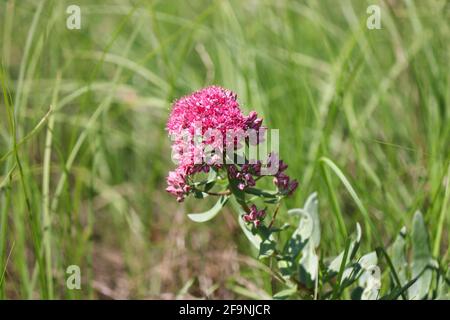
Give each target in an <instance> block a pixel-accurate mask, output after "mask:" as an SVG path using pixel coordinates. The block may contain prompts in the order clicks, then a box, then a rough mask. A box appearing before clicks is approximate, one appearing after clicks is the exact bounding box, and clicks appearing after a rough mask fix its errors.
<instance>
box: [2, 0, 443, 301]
mask: <svg viewBox="0 0 450 320" xmlns="http://www.w3.org/2000/svg"><path fill="white" fill-rule="evenodd" d="M71 4H76V5H79V6H80V8H81V19H82V20H81V30H68V29H67V28H66V18H67V17H68V14H66V8H67V6H69V5H71ZM371 4H377V5H379V6H380V7H381V24H382V29H381V30H368V29H367V28H366V19H367V17H368V14H367V13H366V9H367V7H368V6H369V5H371ZM0 17H1V19H0V39H1V40H0V47H1V48H0V49H1V53H0V54H1V61H2V66H3V67H2V71H1V76H2V90H4V91H5V93H6V95H8V94H9V95H10V99H4V98H3V97H2V99H1V100H0V103H1V104H0V123H1V125H0V157H1V158H0V160H1V162H0V169H1V170H0V275H1V277H0V297H1V298H8V299H14V298H104V299H109V298H113V299H126V298H186V297H202V298H246V297H249V298H265V297H270V296H271V294H272V293H271V291H270V290H271V289H270V288H271V286H270V280H271V279H270V277H269V276H267V272H266V269H267V267H266V266H265V265H264V264H261V263H260V262H258V261H257V260H256V259H253V258H250V257H254V256H255V252H253V251H252V248H251V247H250V246H249V244H248V242H247V240H246V239H245V237H244V236H243V234H242V232H241V231H240V229H239V226H238V225H237V222H236V216H235V214H234V213H233V212H232V211H231V210H230V209H227V210H224V212H223V213H222V214H221V215H220V216H219V217H217V218H216V219H214V220H213V221H211V222H209V223H206V224H204V225H201V224H196V223H194V222H192V221H190V220H188V219H187V217H186V213H187V212H191V211H192V210H194V209H196V210H202V209H204V208H207V207H208V206H209V205H210V204H209V203H208V201H203V202H202V201H198V200H188V201H186V202H185V203H184V204H182V205H180V204H177V203H176V201H175V199H174V198H172V197H171V196H169V195H168V194H167V193H166V192H165V191H164V189H165V187H166V184H165V176H166V174H167V172H168V170H170V169H172V168H173V167H174V165H173V164H172V163H171V160H170V140H169V139H168V138H167V135H166V132H165V131H164V126H165V122H166V120H167V117H168V114H169V110H170V105H171V102H173V100H174V99H176V98H177V97H180V96H182V95H185V94H188V93H190V92H191V91H193V90H196V89H199V88H201V87H204V86H207V85H210V84H217V85H221V86H224V87H227V88H229V89H231V90H233V91H235V92H236V93H237V94H238V98H239V100H240V102H241V105H242V108H243V109H244V110H245V112H248V111H249V110H256V111H257V112H258V113H259V114H260V115H262V116H263V117H264V121H265V123H266V125H268V126H269V127H271V128H279V129H280V141H281V142H280V148H281V157H282V158H283V159H285V161H286V162H287V163H288V164H289V169H288V173H289V175H291V176H293V177H295V178H297V179H298V180H299V181H300V188H299V191H298V192H297V193H296V195H295V196H294V197H292V198H291V199H289V200H288V201H287V202H286V203H285V207H284V208H283V210H282V211H281V212H280V215H279V217H280V219H283V220H288V219H289V218H288V216H287V214H286V209H287V208H294V207H300V206H302V204H303V201H304V200H305V199H306V197H307V196H308V195H309V193H311V192H313V191H318V192H319V199H320V217H321V222H322V228H323V235H322V243H321V247H320V253H321V254H323V255H324V256H332V255H336V254H337V253H338V252H339V251H340V250H341V249H342V243H343V237H342V235H341V234H340V233H339V232H338V230H339V228H338V220H337V217H338V215H339V212H340V213H341V214H342V215H343V216H344V217H345V223H346V227H347V229H348V230H349V232H351V231H352V230H353V229H354V226H355V223H356V222H360V223H361V224H362V225H363V226H364V224H363V222H364V221H365V217H364V215H363V213H364V212H361V210H360V208H358V206H357V205H356V204H355V201H354V199H353V198H352V197H351V195H350V194H349V192H348V189H347V188H346V187H345V186H344V185H343V184H342V182H341V181H340V179H339V178H338V177H337V176H336V175H335V173H334V172H333V171H331V170H329V168H328V167H327V166H325V164H324V162H320V161H319V159H320V158H321V157H327V158H329V159H331V161H332V162H333V163H334V164H336V165H337V166H338V167H339V168H340V170H341V171H342V173H343V174H344V175H345V177H346V179H348V181H349V182H350V184H351V186H352V187H353V189H354V190H355V192H356V194H357V195H358V197H359V198H360V200H361V203H362V204H363V205H364V207H365V208H367V212H368V214H369V216H370V218H371V219H372V220H373V221H374V224H375V226H376V232H375V233H376V235H375V236H379V237H380V238H381V239H382V242H383V243H384V244H385V245H388V244H389V243H390V242H391V241H392V239H393V238H394V237H395V235H396V234H397V233H398V231H399V230H400V228H401V227H402V226H403V225H406V226H407V227H408V228H409V227H410V221H411V217H412V215H413V213H414V211H416V210H421V211H422V212H423V213H424V215H425V219H426V222H427V224H428V226H429V230H430V241H431V243H432V245H433V250H434V254H435V256H436V257H437V258H439V259H440V260H441V261H444V263H445V264H448V244H449V241H448V240H449V234H448V226H449V207H448V203H449V202H448V196H449V192H448V185H449V183H448V180H449V179H450V172H449V170H450V168H449V163H450V162H449V161H450V147H449V146H450V108H449V102H450V82H449V80H450V79H449V74H450V73H449V61H450V59H449V58H450V50H449V49H450V25H449V21H450V20H449V18H450V2H449V1H446V0H430V1H417V0H416V1H413V0H404V1H400V0H384V1H382V0H380V1H356V0H339V1H335V0H322V1H312V0H311V1H309V0H305V1H288V0H278V1H268V0H264V1H256V0H248V1H233V0H229V1H228V0H217V1H189V2H188V1H131V0H129V1H128V0H122V1H118V0H117V1H114V0H101V1H95V2H93V1H87V0H77V1H76V3H75V2H74V1H56V0H54V1H51V0H39V1H34V0H33V1H31V0H20V1H19V0H1V1H0ZM50 106H52V108H51V110H50ZM367 232H368V231H367V230H363V233H364V234H367ZM370 239H371V238H370V237H366V238H365V241H363V249H364V250H371V249H374V246H375V244H374V243H372V241H370ZM69 265H78V266H80V268H81V275H82V284H81V287H82V288H81V290H67V288H66V277H67V275H66V273H65V271H66V268H67V267H68V266H69Z"/></svg>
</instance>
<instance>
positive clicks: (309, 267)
mask: <svg viewBox="0 0 450 320" xmlns="http://www.w3.org/2000/svg"><path fill="white" fill-rule="evenodd" d="M311 240H312V239H310V241H308V243H307V244H306V246H305V248H304V249H303V251H302V257H301V258H300V263H299V280H300V281H301V282H302V283H304V284H305V285H306V286H307V287H309V288H312V287H313V286H314V282H315V280H316V278H317V276H318V272H319V257H318V256H317V254H316V251H315V249H314V245H313V242H312V241H311Z"/></svg>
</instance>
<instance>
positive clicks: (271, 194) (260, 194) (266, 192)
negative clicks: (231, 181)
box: [244, 188, 277, 199]
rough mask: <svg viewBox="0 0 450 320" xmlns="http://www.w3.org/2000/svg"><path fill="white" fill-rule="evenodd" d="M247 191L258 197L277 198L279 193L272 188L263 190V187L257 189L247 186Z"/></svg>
mask: <svg viewBox="0 0 450 320" xmlns="http://www.w3.org/2000/svg"><path fill="white" fill-rule="evenodd" d="M244 191H245V192H246V193H248V194H252V195H255V196H258V197H265V198H270V199H273V198H276V197H277V193H276V191H271V190H261V189H256V188H246V189H245V190H244Z"/></svg>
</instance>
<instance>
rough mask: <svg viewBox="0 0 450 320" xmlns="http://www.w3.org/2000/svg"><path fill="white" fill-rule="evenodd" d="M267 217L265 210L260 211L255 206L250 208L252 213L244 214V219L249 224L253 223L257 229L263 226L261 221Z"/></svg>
mask: <svg viewBox="0 0 450 320" xmlns="http://www.w3.org/2000/svg"><path fill="white" fill-rule="evenodd" d="M265 216H266V211H265V210H258V208H257V207H256V206H255V205H254V204H253V205H252V206H251V207H250V212H249V213H247V214H244V215H243V216H242V218H243V219H244V221H245V222H247V223H253V225H254V226H255V227H256V228H257V227H259V225H260V224H261V221H262V220H263V219H264V217H265Z"/></svg>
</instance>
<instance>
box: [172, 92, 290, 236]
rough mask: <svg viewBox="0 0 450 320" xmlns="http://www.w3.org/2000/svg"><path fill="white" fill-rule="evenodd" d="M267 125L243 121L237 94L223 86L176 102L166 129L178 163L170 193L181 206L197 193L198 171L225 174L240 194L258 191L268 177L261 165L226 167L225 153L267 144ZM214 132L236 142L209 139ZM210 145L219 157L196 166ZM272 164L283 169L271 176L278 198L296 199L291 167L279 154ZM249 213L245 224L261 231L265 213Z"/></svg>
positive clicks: (272, 156) (255, 120) (258, 120)
mask: <svg viewBox="0 0 450 320" xmlns="http://www.w3.org/2000/svg"><path fill="white" fill-rule="evenodd" d="M262 122H263V120H262V119H261V118H258V115H257V113H256V112H255V111H252V112H250V114H249V115H248V116H244V115H243V114H242V112H241V110H240V108H239V103H238V102H237V98H236V94H234V93H233V92H232V91H230V90H227V89H223V88H221V87H218V86H211V87H207V88H204V89H201V90H199V91H196V92H194V93H193V94H191V95H189V96H186V97H183V98H181V99H179V100H178V101H176V102H175V103H174V104H173V109H172V112H171V114H170V117H169V120H168V122H167V127H166V128H167V131H168V132H169V134H170V135H171V137H172V139H173V144H172V148H173V151H174V154H175V155H176V160H177V161H178V167H177V168H176V169H175V170H174V171H171V172H169V175H168V177H167V184H168V187H167V189H166V190H167V191H168V192H169V193H171V194H173V195H174V196H176V198H177V201H179V202H181V201H183V200H184V199H185V197H186V196H187V195H189V193H191V192H193V191H196V189H195V187H194V185H193V179H192V176H193V175H195V174H196V173H199V172H209V170H211V168H213V169H215V170H216V171H219V170H222V169H225V170H226V172H227V176H228V179H229V180H230V182H231V181H233V182H234V183H236V184H237V187H238V189H239V190H241V191H244V190H245V189H246V188H249V187H255V185H256V181H257V180H258V179H259V178H260V177H261V176H262V175H265V174H262V169H261V167H262V164H261V162H260V161H257V162H256V163H254V164H253V163H249V161H247V160H245V157H244V160H245V161H244V162H245V163H244V164H234V163H233V164H230V163H227V164H224V163H225V161H223V160H224V158H225V157H226V152H225V150H227V147H228V148H229V147H230V145H231V147H232V149H231V150H232V151H236V150H237V149H239V147H240V143H241V142H245V143H247V144H249V143H256V144H259V143H260V142H262V140H261V138H262V135H260V133H261V132H264V131H265V130H266V128H265V127H263V126H262ZM210 130H215V131H216V132H219V133H220V135H221V136H222V137H228V135H229V134H230V132H231V134H232V137H234V138H233V140H228V139H226V141H225V142H224V140H223V139H218V138H217V137H215V136H214V135H212V136H211V135H208V132H209V131H210ZM250 132H251V133H257V140H256V141H255V140H254V139H251V136H250V135H251V133H250ZM186 133H187V134H188V135H189V136H188V137H187V138H188V141H186ZM236 133H237V134H236ZM196 135H200V136H201V137H202V141H201V143H200V144H198V143H196V142H195V139H192V137H195V136H196ZM242 139H244V140H242ZM252 141H253V142H252ZM207 146H210V147H213V149H214V150H218V152H216V151H215V152H214V155H213V157H212V158H210V159H209V160H206V161H204V162H200V163H199V162H197V161H196V159H198V158H197V157H200V158H201V159H204V155H205V147H207ZM267 165H268V166H269V167H272V166H273V165H275V168H278V170H277V172H276V173H275V174H271V175H272V176H273V182H274V184H275V185H276V186H277V189H278V194H279V195H281V196H286V195H291V194H292V193H293V192H294V191H295V190H296V188H297V186H298V182H297V181H296V180H291V179H290V177H289V176H287V175H286V174H285V173H284V172H285V170H286V169H287V165H286V164H285V163H284V162H283V161H282V160H280V159H279V158H278V156H277V155H276V154H275V153H272V154H270V155H269V159H268V163H267ZM248 210H249V212H247V213H246V214H245V215H244V216H243V219H244V220H245V221H246V222H248V223H253V225H254V226H255V227H258V226H259V225H260V223H261V220H262V219H263V218H264V216H265V211H264V210H259V211H258V210H257V208H256V206H255V205H252V206H251V207H250V209H248Z"/></svg>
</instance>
